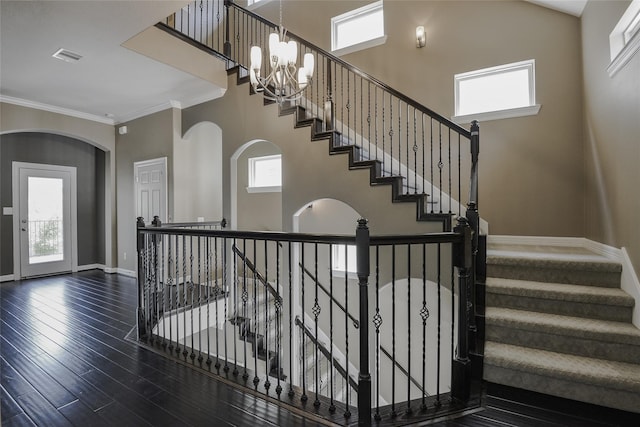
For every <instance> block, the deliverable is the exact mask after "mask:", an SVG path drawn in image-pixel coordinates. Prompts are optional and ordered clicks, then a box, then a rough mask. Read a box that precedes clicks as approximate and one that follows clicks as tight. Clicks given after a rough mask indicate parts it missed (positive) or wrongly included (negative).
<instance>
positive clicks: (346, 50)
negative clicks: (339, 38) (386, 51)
mask: <svg viewBox="0 0 640 427" xmlns="http://www.w3.org/2000/svg"><path fill="white" fill-rule="evenodd" d="M386 42H387V36H386V35H384V36H380V37H376V38H374V39H371V40H367V41H364V42H360V43H356V44H352V45H349V46H345V47H343V48H340V49H336V50H332V51H331V53H333V54H334V55H335V56H343V55H348V54H350V53H354V52H358V51H361V50H365V49H369V48H372V47H376V46H380V45H383V44H385V43H386Z"/></svg>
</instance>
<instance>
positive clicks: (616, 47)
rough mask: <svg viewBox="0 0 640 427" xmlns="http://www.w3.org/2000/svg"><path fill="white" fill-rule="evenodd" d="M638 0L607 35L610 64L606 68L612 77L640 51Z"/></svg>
mask: <svg viewBox="0 0 640 427" xmlns="http://www.w3.org/2000/svg"><path fill="white" fill-rule="evenodd" d="M639 33H640V0H633V1H632V2H631V4H630V5H629V7H628V8H627V10H626V11H625V12H624V14H623V15H622V17H621V18H620V21H618V24H617V25H616V26H615V28H614V29H613V31H612V32H611V34H609V50H610V54H611V64H610V65H609V67H608V68H607V71H608V72H609V75H610V76H611V77H613V75H614V74H615V73H617V72H618V71H619V70H620V69H622V68H623V67H624V66H625V64H626V63H627V62H629V60H630V59H631V58H632V57H633V55H635V54H636V52H637V51H638V50H640V35H639Z"/></svg>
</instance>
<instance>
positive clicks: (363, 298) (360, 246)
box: [356, 218, 371, 426]
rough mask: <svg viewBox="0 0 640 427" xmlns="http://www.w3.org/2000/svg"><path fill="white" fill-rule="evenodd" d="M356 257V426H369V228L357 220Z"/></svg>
mask: <svg viewBox="0 0 640 427" xmlns="http://www.w3.org/2000/svg"><path fill="white" fill-rule="evenodd" d="M356 257H357V274H358V285H359V286H358V289H359V299H360V311H359V313H360V316H359V321H360V328H359V332H360V372H359V373H358V425H361V426H370V425H371V373H370V372H369V227H367V220H366V219H364V218H361V219H359V220H358V228H357V229H356Z"/></svg>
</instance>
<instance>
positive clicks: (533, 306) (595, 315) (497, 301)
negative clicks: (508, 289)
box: [487, 290, 633, 322]
mask: <svg viewBox="0 0 640 427" xmlns="http://www.w3.org/2000/svg"><path fill="white" fill-rule="evenodd" d="M487 306H489V307H506V308H514V309H519V310H529V311H536V312H540V313H551V314H561V315H565V316H574V317H586V318H590V319H601V320H614V321H617V322H631V318H632V314H633V310H632V307H624V306H617V305H604V304H594V303H581V302H573V301H562V300H551V299H544V298H534V297H527V296H521V295H505V294H495V293H492V292H491V291H490V290H488V292H487Z"/></svg>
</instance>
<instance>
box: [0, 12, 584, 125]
mask: <svg viewBox="0 0 640 427" xmlns="http://www.w3.org/2000/svg"><path fill="white" fill-rule="evenodd" d="M528 1H530V2H532V3H536V4H540V5H542V6H545V7H550V8H553V9H556V10H560V11H562V12H565V13H570V14H573V15H575V16H580V14H581V13H582V10H583V8H584V5H585V3H586V0H528ZM187 3H189V1H186V0H175V1H170V0H163V1H142V0H124V1H100V0H92V1H51V0H49V1H25V0H18V1H11V0H1V1H0V100H3V101H6V102H11V103H16V104H22V105H28V106H36V107H37V108H43V109H50V110H52V111H59V112H63V113H66V114H71V115H77V116H81V117H85V118H89V119H92V120H97V121H102V122H104V123H111V124H116V123H119V122H124V121H127V120H130V119H133V118H136V117H140V116H142V115H145V114H149V113H152V112H154V111H159V110H160V109H163V108H167V107H168V106H169V105H170V103H171V105H174V106H175V105H181V106H183V107H184V106H188V105H193V104H195V103H197V102H203V101H205V100H207V99H213V98H215V97H217V96H220V88H218V87H216V86H214V85H213V84H211V83H210V82H206V81H204V80H202V79H200V78H197V77H195V76H193V75H191V74H188V73H186V72H183V71H180V70H177V69H175V68H172V67H170V66H168V65H165V64H163V63H160V62H157V61H154V60H152V59H150V58H147V57H145V56H142V55H140V54H137V53H135V52H133V51H130V50H128V49H126V48H124V47H122V46H121V44H122V43H124V42H125V41H127V40H128V39H130V38H131V37H133V36H134V35H136V34H138V33H140V32H141V31H143V30H144V29H146V28H148V27H150V26H152V25H154V24H155V23H156V22H158V21H160V20H162V19H163V18H165V17H166V16H168V15H170V14H171V13H173V12H175V11H177V10H179V9H180V8H181V7H182V6H184V5H185V4H187ZM59 48H65V49H69V50H71V51H74V52H77V53H79V54H81V55H82V56H83V58H82V59H81V60H80V61H78V62H77V63H75V64H71V63H67V62H64V61H61V60H58V59H55V58H52V57H51V55H52V54H53V53H54V52H55V51H56V50H58V49H59Z"/></svg>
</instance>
